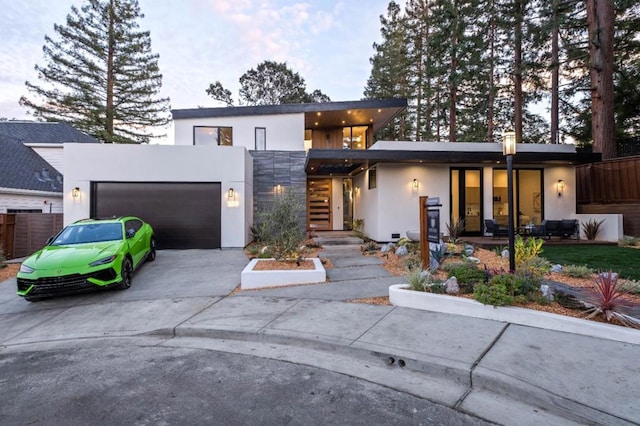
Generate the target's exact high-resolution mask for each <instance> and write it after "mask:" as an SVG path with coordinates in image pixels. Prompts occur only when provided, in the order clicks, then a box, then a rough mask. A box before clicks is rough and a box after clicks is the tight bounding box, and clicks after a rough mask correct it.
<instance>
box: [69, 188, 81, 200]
mask: <svg viewBox="0 0 640 426" xmlns="http://www.w3.org/2000/svg"><path fill="white" fill-rule="evenodd" d="M71 196H72V197H73V198H78V197H79V196H80V188H79V187H77V186H76V187H75V188H73V189H72V190H71Z"/></svg>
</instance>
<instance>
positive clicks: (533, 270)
mask: <svg viewBox="0 0 640 426" xmlns="http://www.w3.org/2000/svg"><path fill="white" fill-rule="evenodd" d="M550 270H551V263H550V262H549V261H548V260H547V259H544V258H542V257H538V256H535V257H532V258H531V259H527V260H525V261H523V262H522V263H520V264H519V265H518V268H517V271H516V272H517V273H519V274H524V275H532V276H535V277H536V278H538V279H541V278H542V277H543V276H544V274H546V273H547V272H549V271H550Z"/></svg>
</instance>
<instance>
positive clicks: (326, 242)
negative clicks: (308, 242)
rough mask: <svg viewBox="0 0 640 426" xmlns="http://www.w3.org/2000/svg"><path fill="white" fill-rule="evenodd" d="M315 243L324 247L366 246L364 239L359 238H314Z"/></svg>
mask: <svg viewBox="0 0 640 426" xmlns="http://www.w3.org/2000/svg"><path fill="white" fill-rule="evenodd" d="M313 242H314V243H316V244H319V245H321V246H323V247H324V246H341V245H353V244H364V241H363V240H362V238H358V237H314V238H313Z"/></svg>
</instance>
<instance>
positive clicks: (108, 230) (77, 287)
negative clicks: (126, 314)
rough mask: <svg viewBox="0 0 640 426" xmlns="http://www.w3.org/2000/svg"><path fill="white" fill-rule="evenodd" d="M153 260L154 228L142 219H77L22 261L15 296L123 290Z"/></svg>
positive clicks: (46, 295)
mask: <svg viewBox="0 0 640 426" xmlns="http://www.w3.org/2000/svg"><path fill="white" fill-rule="evenodd" d="M155 258H156V241H155V237H154V235H153V229H152V228H151V225H149V224H148V223H145V222H144V221H142V220H141V219H139V218H137V217H132V216H128V217H119V218H113V219H85V220H80V221H78V222H75V223H73V224H71V225H69V226H67V227H65V228H64V229H63V230H62V231H60V233H58V235H56V236H55V237H52V238H51V239H50V240H49V242H48V243H47V245H46V246H44V247H43V248H41V249H40V250H38V251H37V252H35V253H34V254H32V255H31V256H29V257H28V258H26V259H25V260H24V262H22V265H21V266H20V271H19V272H18V276H17V282H18V295H20V296H22V297H24V298H25V299H26V300H29V301H34V300H40V299H44V298H47V297H51V296H57V295H66V294H70V293H78V292H85V291H90V290H97V289H103V288H110V287H119V288H122V289H127V288H129V287H131V276H132V274H133V271H134V270H136V269H137V268H138V266H140V265H141V264H142V263H143V262H144V261H145V260H147V261H153V260H155Z"/></svg>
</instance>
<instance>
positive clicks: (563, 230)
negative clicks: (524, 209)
mask: <svg viewBox="0 0 640 426" xmlns="http://www.w3.org/2000/svg"><path fill="white" fill-rule="evenodd" d="M530 234H531V235H532V236H534V237H542V238H546V239H551V237H560V239H563V238H575V239H576V240H577V241H579V240H580V222H579V221H578V219H562V220H549V219H545V220H543V221H542V222H541V223H540V225H535V226H533V227H532V228H531V231H530Z"/></svg>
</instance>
